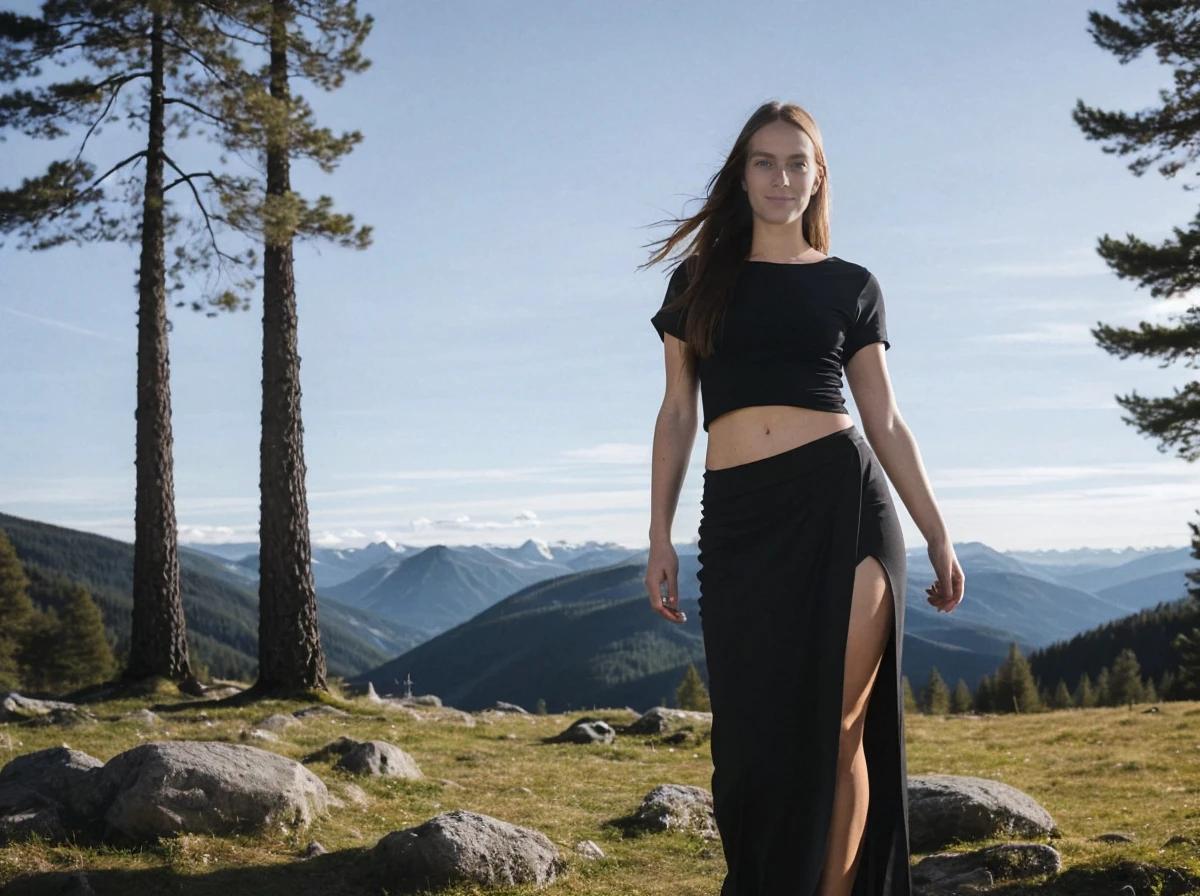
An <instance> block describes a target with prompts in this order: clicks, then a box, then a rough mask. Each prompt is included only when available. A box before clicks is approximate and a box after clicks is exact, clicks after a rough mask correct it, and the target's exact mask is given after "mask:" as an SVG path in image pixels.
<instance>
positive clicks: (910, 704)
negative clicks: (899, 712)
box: [900, 675, 919, 713]
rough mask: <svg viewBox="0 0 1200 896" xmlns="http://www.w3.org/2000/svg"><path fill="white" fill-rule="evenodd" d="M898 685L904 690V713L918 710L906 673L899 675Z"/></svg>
mask: <svg viewBox="0 0 1200 896" xmlns="http://www.w3.org/2000/svg"><path fill="white" fill-rule="evenodd" d="M900 685H901V689H902V690H903V692H904V711H905V712H906V713H915V712H918V711H919V710H918V708H917V700H916V698H915V697H914V696H913V689H912V685H911V684H910V683H909V681H908V676H907V675H901V676H900Z"/></svg>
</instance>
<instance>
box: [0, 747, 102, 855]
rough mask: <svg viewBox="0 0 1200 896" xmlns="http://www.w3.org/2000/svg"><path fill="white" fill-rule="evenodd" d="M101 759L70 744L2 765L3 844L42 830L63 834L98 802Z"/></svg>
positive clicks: (90, 813)
mask: <svg viewBox="0 0 1200 896" xmlns="http://www.w3.org/2000/svg"><path fill="white" fill-rule="evenodd" d="M101 765H102V763H101V762H100V760H99V759H96V758H95V757H93V756H89V755H88V754H87V753H83V752H80V751H79V750H71V749H68V748H67V747H51V748H50V749H47V750H38V751H37V752H35V753H27V754H25V755H24V756H18V757H16V758H15V759H13V760H12V761H11V762H9V763H8V764H7V765H5V766H4V768H3V769H0V843H3V842H8V841H10V840H17V839H21V838H23V837H25V836H28V835H29V834H38V835H40V836H43V837H46V838H48V839H53V840H57V839H62V838H64V837H66V835H67V834H68V832H69V831H70V830H72V829H74V828H77V827H81V826H85V825H86V824H87V823H88V821H89V820H90V819H91V818H92V817H93V816H94V814H95V811H96V807H97V790H96V787H97V783H98V775H99V769H100V767H101Z"/></svg>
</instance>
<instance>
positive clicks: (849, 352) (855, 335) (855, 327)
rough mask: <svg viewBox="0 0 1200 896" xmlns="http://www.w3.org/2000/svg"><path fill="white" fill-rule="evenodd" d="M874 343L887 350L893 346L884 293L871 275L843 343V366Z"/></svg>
mask: <svg viewBox="0 0 1200 896" xmlns="http://www.w3.org/2000/svg"><path fill="white" fill-rule="evenodd" d="M872 342H882V343H883V347H884V349H885V350H886V349H888V348H891V345H892V344H891V342H889V341H888V334H887V314H886V311H885V309H884V305H883V291H882V290H881V289H880V287H879V281H878V280H876V279H875V275H874V274H869V275H868V276H867V282H866V285H864V286H863V288H862V291H861V292H860V293H859V294H858V301H857V302H856V303H855V318H854V323H853V324H851V325H850V329H849V330H848V331H847V332H846V341H845V342H844V343H842V366H843V367H845V366H846V364H847V363H848V362H849V361H850V358H851V357H852V356H853V355H854V353H855V352H856V351H858V350H859V349H860V348H862V347H863V346H864V345H870V344H871V343H872Z"/></svg>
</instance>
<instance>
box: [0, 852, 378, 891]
mask: <svg viewBox="0 0 1200 896" xmlns="http://www.w3.org/2000/svg"><path fill="white" fill-rule="evenodd" d="M369 852H370V850H369V849H366V848H363V849H344V850H341V851H339V852H331V853H327V854H325V855H321V856H316V857H315V858H311V859H300V858H297V859H295V860H294V861H291V862H280V863H278V864H271V865H247V866H242V867H236V868H222V869H220V870H216V871H207V872H204V871H201V872H198V873H181V872H178V871H172V870H171V869H169V868H151V869H144V870H141V869H139V870H129V869H104V870H95V871H85V872H83V875H81V874H80V873H79V872H64V871H52V872H44V873H41V874H27V875H23V876H22V877H19V878H17V879H15V880H13V881H11V882H10V883H9V884H8V885H7V886H6V887H4V888H3V889H0V894H3V896H61V894H76V896H83V894H90V893H95V894H96V896H130V894H137V896H157V894H163V896H165V894H168V893H170V894H173V896H174V894H178V896H242V894H247V896H250V894H253V896H305V894H308V893H319V894H322V896H365V894H379V893H383V892H386V891H385V890H384V889H383V886H384V884H385V883H386V882H385V881H383V880H381V879H379V878H378V876H377V874H376V873H375V872H374V870H373V868H372V863H371V861H370V858H369V855H368V853H369ZM83 876H85V877H86V883H84V882H83V881H82V880H81V877H83ZM89 887H90V889H89ZM393 892H395V891H393Z"/></svg>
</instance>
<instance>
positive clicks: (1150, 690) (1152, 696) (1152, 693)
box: [1142, 678, 1158, 703]
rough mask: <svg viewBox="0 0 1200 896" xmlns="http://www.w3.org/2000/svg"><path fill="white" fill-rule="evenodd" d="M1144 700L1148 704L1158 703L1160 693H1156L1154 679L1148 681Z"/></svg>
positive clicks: (1143, 694)
mask: <svg viewBox="0 0 1200 896" xmlns="http://www.w3.org/2000/svg"><path fill="white" fill-rule="evenodd" d="M1142 699H1143V700H1144V701H1145V702H1146V703H1157V702H1158V691H1156V690H1155V689H1154V679H1152V678H1147V679H1146V684H1145V686H1144V688H1143V690H1142Z"/></svg>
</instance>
